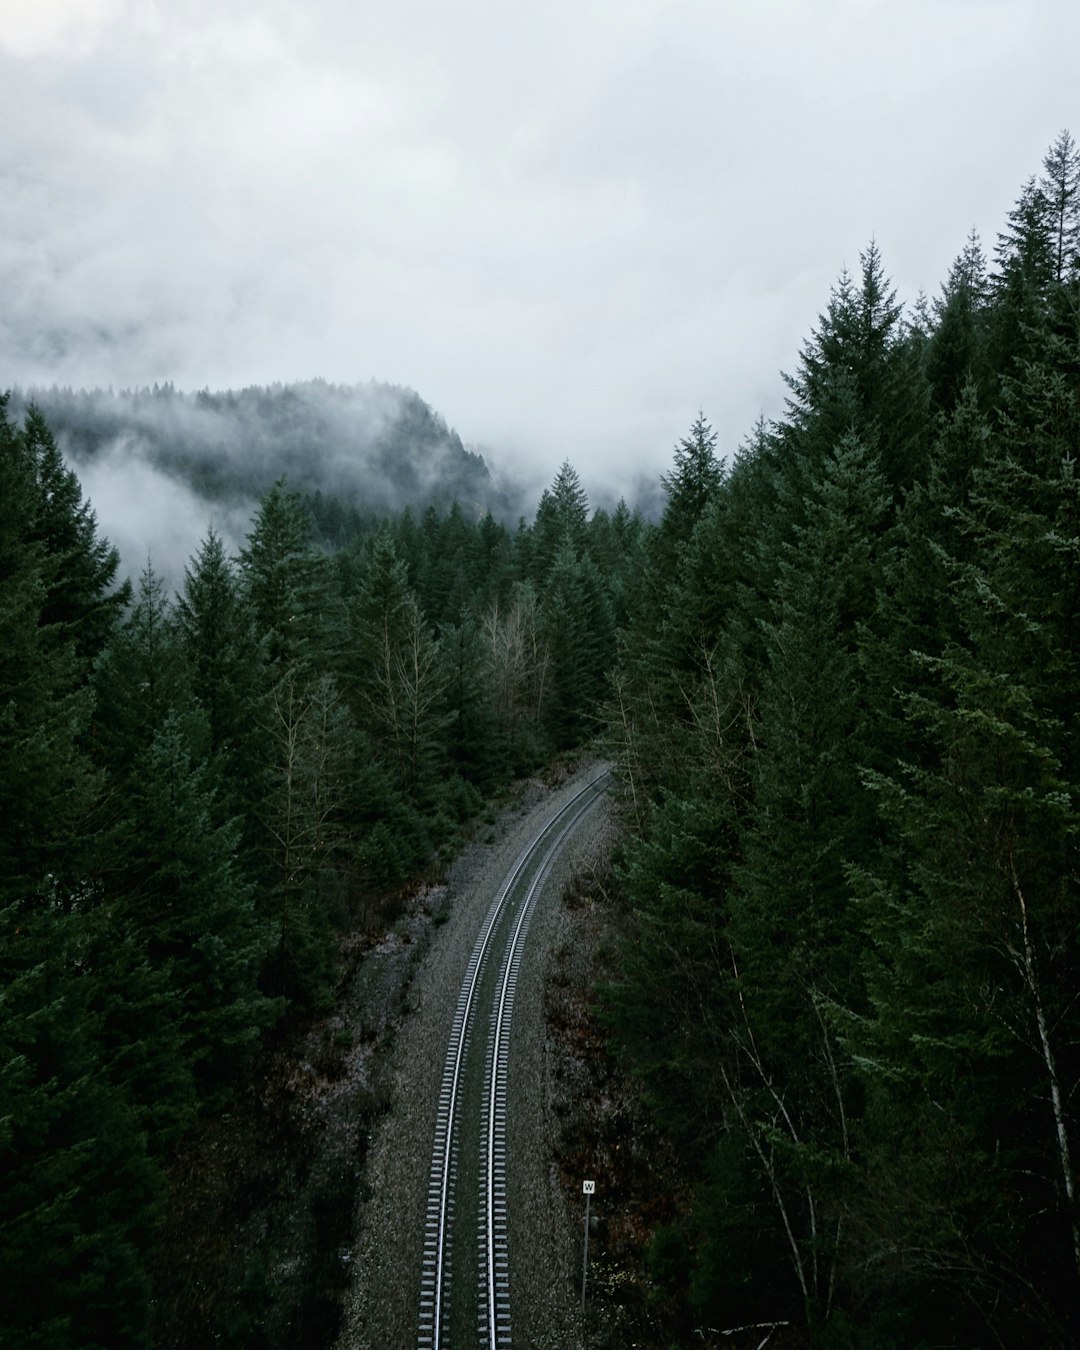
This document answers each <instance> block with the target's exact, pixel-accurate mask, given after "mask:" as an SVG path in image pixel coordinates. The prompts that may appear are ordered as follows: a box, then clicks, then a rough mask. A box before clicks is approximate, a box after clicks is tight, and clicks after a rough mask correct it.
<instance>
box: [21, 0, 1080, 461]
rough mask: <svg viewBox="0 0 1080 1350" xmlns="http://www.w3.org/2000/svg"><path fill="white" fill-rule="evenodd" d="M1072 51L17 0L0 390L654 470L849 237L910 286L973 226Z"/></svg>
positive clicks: (801, 324)
mask: <svg viewBox="0 0 1080 1350" xmlns="http://www.w3.org/2000/svg"><path fill="white" fill-rule="evenodd" d="M9 9H11V6H10V5H9ZM1078 47H1080V11H1078V10H1077V9H1076V7H1075V6H1074V5H1072V4H1071V3H1068V4H1067V3H1063V2H1059V0H1034V2H1033V3H1032V2H1031V0H948V2H947V3H942V0H912V3H908V4H905V5H903V6H900V5H896V4H885V3H884V2H883V0H765V2H764V3H761V2H760V0H759V2H758V3H750V2H749V0H741V2H738V0H737V2H726V3H724V4H716V3H715V0H663V3H662V2H661V0H586V2H585V3H581V0H578V2H577V3H574V4H571V3H570V2H569V0H552V2H550V3H546V4H544V5H540V4H538V3H525V4H522V5H518V6H516V7H508V6H505V5H499V4H496V3H494V0H459V2H458V3H455V4H453V5H447V4H445V3H438V2H437V0H397V3H393V4H391V3H390V0H371V2H370V3H365V4H363V5H356V4H355V3H352V0H312V2H311V3H308V4H305V5H295V4H293V3H289V4H286V3H285V0H261V2H260V3H258V4H256V3H255V0H214V3H211V0H84V2H83V3H80V2H79V0H67V2H66V3H62V2H61V0H48V3H46V2H45V0H33V3H31V0H15V3H14V7H13V9H12V12H11V14H10V16H9V15H7V14H6V15H5V26H4V30H3V31H2V32H0V117H2V118H3V123H4V126H5V129H6V133H7V134H6V138H5V141H4V144H3V147H2V148H0V174H2V175H3V177H2V181H0V293H2V294H3V295H4V297H5V304H4V307H3V309H2V311H0V383H10V382H21V383H28V382H32V381H44V380H49V379H54V378H55V379H58V380H61V381H64V382H73V383H87V382H89V383H104V384H110V383H111V384H114V385H119V384H126V383H144V382H152V381H154V380H165V379H172V380H174V381H176V382H177V383H178V384H181V385H199V386H201V385H204V384H210V385H218V386H220V385H225V384H229V383H251V382H261V381H268V380H272V379H276V378H293V377H306V376H311V375H325V376H326V377H327V378H330V379H335V380H359V379H366V378H368V377H369V376H370V377H375V378H382V379H388V380H392V381H395V382H400V383H405V384H409V385H412V386H413V387H415V388H416V389H418V390H419V392H420V393H421V394H422V395H423V397H425V398H426V399H428V400H429V401H430V402H431V403H433V404H434V405H435V406H436V407H438V408H439V409H440V410H441V411H443V412H444V413H445V414H446V416H447V418H448V419H449V420H450V421H451V422H452V423H454V424H455V425H456V426H457V427H458V429H459V430H460V431H461V433H462V434H463V435H464V436H465V438H466V439H467V440H475V441H480V442H484V443H486V444H488V445H490V446H491V447H492V448H493V451H494V454H495V456H496V458H498V457H500V456H506V457H510V456H513V457H515V458H516V459H519V460H535V462H536V470H535V472H536V474H537V476H538V477H539V479H540V480H541V481H546V480H547V479H549V478H550V477H551V474H552V473H553V472H554V468H555V467H557V465H558V463H559V461H560V460H561V459H562V458H563V457H564V456H566V455H569V456H570V457H571V458H572V459H574V461H575V463H577V464H578V467H579V469H580V470H581V472H582V474H583V477H584V478H585V479H586V480H588V479H589V477H590V476H591V475H600V474H603V475H618V474H619V473H621V472H623V471H625V469H626V466H627V465H629V464H634V465H637V464H639V463H640V464H643V465H645V466H646V467H647V469H648V470H649V471H650V472H658V471H659V470H660V469H661V468H663V467H664V466H665V465H666V463H667V461H668V458H669V455H670V449H671V446H672V444H673V443H674V441H675V440H677V439H678V437H679V436H680V435H682V434H683V432H684V431H685V429H686V427H687V425H688V424H689V422H690V420H691V419H692V418H693V416H694V415H695V414H696V412H697V410H698V408H699V407H703V408H704V409H705V411H706V413H707V414H708V415H709V416H711V417H712V419H713V421H714V422H715V423H716V424H717V426H718V427H720V428H721V429H722V441H723V444H724V447H725V448H726V449H731V448H734V446H735V445H736V444H737V443H738V442H739V440H740V439H741V438H742V436H743V435H744V434H745V432H746V431H747V430H748V429H749V427H750V425H751V424H752V422H753V421H754V419H755V417H756V416H757V414H758V412H759V411H761V410H764V411H765V412H766V413H768V414H774V413H777V412H779V410H780V408H781V407H782V398H783V392H784V391H783V385H782V382H781V381H780V379H779V375H778V368H779V367H781V366H783V367H790V366H791V365H792V364H793V363H794V361H795V359H796V356H797V351H798V346H799V343H800V341H801V339H802V338H803V337H804V336H805V335H806V333H807V331H808V330H809V327H810V325H811V324H812V323H813V322H814V319H815V317H816V315H817V314H818V313H819V312H820V310H821V309H822V308H823V306H824V304H825V302H826V299H827V294H828V289H829V286H830V284H831V283H832V281H833V280H834V279H835V277H836V275H837V274H838V272H839V270H840V267H841V266H842V265H844V264H847V265H848V266H852V267H854V266H857V262H858V253H859V250H860V249H861V248H863V247H865V245H866V243H867V242H868V240H869V239H870V237H871V235H874V236H876V238H877V240H878V242H879V244H880V245H881V247H882V250H883V254H884V259H885V263H886V266H887V268H888V270H889V271H890V272H891V273H892V275H893V278H894V281H895V282H896V283H897V285H898V286H899V288H900V290H901V294H902V296H904V297H906V298H908V299H912V298H914V295H915V293H916V291H917V290H918V289H919V288H926V289H927V290H929V291H934V290H936V288H937V286H938V285H939V284H940V282H941V281H942V279H943V278H944V275H945V272H946V270H947V268H948V264H949V261H950V260H951V258H952V257H953V256H954V255H955V253H956V252H957V251H958V250H959V248H960V247H961V246H962V243H963V240H964V237H965V236H966V234H967V232H968V230H969V229H970V227H971V226H972V224H975V225H976V226H977V227H978V228H979V229H980V230H981V231H982V233H983V236H984V238H985V239H986V240H987V241H989V242H992V240H993V237H994V234H995V232H996V230H997V229H998V228H999V227H1000V225H1001V223H1002V220H1003V217H1004V213H1005V211H1006V210H1007V209H1008V206H1009V204H1010V202H1011V201H1012V199H1013V198H1014V196H1015V194H1016V192H1017V191H1018V189H1019V187H1020V185H1021V183H1022V181H1023V180H1024V178H1026V177H1027V175H1028V174H1030V173H1031V172H1033V171H1035V170H1037V169H1038V167H1039V163H1040V161H1041V157H1042V154H1043V152H1044V150H1045V149H1046V147H1047V145H1048V144H1049V143H1050V141H1051V140H1052V139H1053V138H1054V136H1055V135H1056V133H1057V132H1058V131H1059V130H1060V128H1061V127H1062V126H1064V125H1067V124H1068V123H1069V119H1070V117H1071V116H1072V115H1073V113H1074V108H1075V100H1074V97H1073V91H1074V89H1075V78H1074V71H1073V67H1074V65H1075V58H1074V53H1075V51H1076V50H1077V49H1078Z"/></svg>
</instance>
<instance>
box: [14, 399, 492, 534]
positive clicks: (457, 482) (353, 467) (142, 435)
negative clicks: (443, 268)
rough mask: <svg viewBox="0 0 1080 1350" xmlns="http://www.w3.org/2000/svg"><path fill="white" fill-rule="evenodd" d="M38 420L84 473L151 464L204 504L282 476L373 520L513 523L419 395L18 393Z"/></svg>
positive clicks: (254, 495)
mask: <svg viewBox="0 0 1080 1350" xmlns="http://www.w3.org/2000/svg"><path fill="white" fill-rule="evenodd" d="M30 404H33V406H35V407H36V408H37V409H38V411H39V412H41V413H42V414H43V415H44V417H45V420H46V421H47V422H48V424H49V429H50V430H51V432H52V433H53V435H54V436H55V438H56V439H57V441H58V442H59V444H60V446H61V448H62V449H63V451H64V453H65V455H66V456H67V458H68V460H69V462H70V464H71V465H72V466H73V467H74V468H75V469H76V470H78V469H79V468H80V467H81V466H83V465H89V464H93V463H95V462H96V461H98V460H101V459H104V458H108V459H109V460H110V463H111V464H112V465H113V466H114V468H115V469H116V471H117V472H121V471H122V469H123V466H124V465H125V464H128V463H138V462H139V461H141V460H145V461H146V462H148V463H149V464H151V465H153V466H154V467H155V468H157V469H159V470H160V471H161V472H162V473H165V474H167V475H169V476H171V477H173V478H176V479H178V480H180V481H182V482H184V483H186V484H187V485H188V486H190V487H191V489H192V490H193V491H194V492H195V493H196V494H197V495H198V496H199V497H202V498H204V499H205V500H206V501H207V502H208V503H210V502H212V503H215V504H218V503H221V502H227V503H237V502H239V503H245V504H246V503H250V502H258V501H259V500H261V499H262V497H263V496H265V494H266V493H267V492H268V491H269V490H270V488H271V487H272V485H273V484H274V483H275V482H276V481H277V480H278V479H279V478H282V477H288V479H289V482H290V483H291V484H292V486H293V487H294V488H295V489H297V490H298V491H301V492H304V493H311V494H314V493H316V492H318V493H320V494H321V495H325V496H329V497H330V498H331V499H333V500H334V501H336V502H339V503H340V504H341V506H342V508H345V509H348V510H351V511H358V512H363V513H366V515H367V516H368V517H370V518H376V517H382V516H385V515H386V514H387V513H394V512H398V511H401V510H402V509H403V508H404V507H405V506H406V505H412V506H413V507H415V508H420V509H423V507H424V506H425V505H426V504H429V503H433V504H435V505H436V506H438V507H439V509H440V510H442V511H446V510H448V509H449V507H450V505H451V503H452V502H453V501H455V500H456V501H459V502H460V503H462V505H463V507H466V508H467V509H468V510H470V511H478V512H480V513H481V514H482V513H483V512H484V511H485V510H490V511H492V512H493V513H494V515H495V516H496V517H497V518H498V519H500V520H505V519H508V518H512V515H513V511H512V504H511V503H510V502H509V500H508V499H507V497H506V495H505V494H504V493H503V492H501V491H500V490H499V489H498V488H496V486H495V484H494V483H493V482H492V479H491V475H490V474H489V472H488V468H487V465H486V464H485V463H484V460H483V457H482V456H481V455H479V454H477V453H476V452H475V451H472V450H468V449H466V447H465V446H464V445H463V444H462V442H461V438H460V437H459V436H458V434H457V432H456V431H454V430H453V429H452V428H451V427H448V426H447V424H446V422H445V420H444V419H443V418H442V417H441V416H440V415H439V414H438V413H437V412H435V411H433V409H432V408H430V407H429V406H428V404H426V403H425V402H424V400H423V399H422V398H420V396H419V395H418V394H416V393H415V392H414V391H413V390H411V389H402V388H399V387H398V386H396V385H389V384H381V383H378V382H376V381H370V382H368V383H367V384H359V385H339V384H330V383H328V382H327V381H326V380H306V381H303V382H298V383H293V384H273V385H269V386H258V385H255V386H251V387H249V388H246V389H227V390H222V391H217V392H215V391H211V390H209V389H203V390H199V391H197V392H194V393H188V392H185V391H183V390H179V389H176V388H175V387H174V386H173V385H172V384H169V383H166V384H155V385H153V386H152V387H150V388H141V389H123V390H119V391H114V390H112V389H107V390H106V389H69V388H58V387H55V386H52V387H49V388H40V389H31V390H29V391H21V390H15V391H13V393H12V398H11V403H10V413H11V415H12V416H13V417H14V418H15V419H16V420H20V419H21V417H22V415H23V414H24V413H25V410H26V409H27V407H28V406H30Z"/></svg>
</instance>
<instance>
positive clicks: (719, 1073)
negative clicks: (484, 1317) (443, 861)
mask: <svg viewBox="0 0 1080 1350" xmlns="http://www.w3.org/2000/svg"><path fill="white" fill-rule="evenodd" d="M788 386H789V390H790V393H789V398H788V403H787V411H786V414H785V416H784V417H783V418H782V419H781V420H780V421H778V422H777V423H775V424H773V425H760V426H759V427H757V428H756V430H755V431H754V432H753V434H752V435H751V437H750V438H749V440H748V441H747V442H746V444H745V445H744V446H743V448H742V449H741V451H740V452H739V453H738V454H737V455H736V456H735V457H734V459H733V461H732V462H731V463H729V464H726V465H721V464H720V463H719V462H718V460H717V457H716V454H715V436H714V435H713V434H712V433H711V431H710V429H709V427H708V425H707V424H706V423H705V421H704V420H703V419H700V420H699V421H698V422H697V423H695V425H694V427H693V428H692V429H691V432H690V434H689V436H688V437H687V438H686V440H685V441H683V442H682V444H681V445H680V447H679V449H678V451H677V453H676V459H675V464H674V467H673V469H672V471H671V473H670V474H669V475H668V477H667V478H666V480H665V488H666V491H667V509H666V511H665V514H664V516H663V518H662V520H661V521H660V523H659V525H658V527H657V528H656V529H655V530H650V531H649V532H648V534H647V536H646V539H645V557H646V568H645V573H644V579H643V581H642V582H641V584H640V586H638V587H637V588H636V592H635V596H634V604H633V605H632V606H631V616H630V623H629V626H628V629H627V630H626V633H625V636H624V638H623V639H622V641H621V643H620V660H619V664H618V668H617V672H616V675H615V679H614V683H613V690H612V697H611V701H610V707H609V739H610V744H611V747H612V753H613V755H614V757H615V759H616V760H617V764H618V773H619V780H620V783H621V791H622V799H623V806H624V812H625V816H626V819H627V821H628V824H629V825H630V828H631V836H630V838H629V840H628V842H627V843H626V845H625V848H624V850H623V852H622V857H621V864H620V870H619V873H618V875H619V878H620V881H621V886H622V889H623V892H624V894H625V895H626V897H627V898H628V900H629V903H630V905H631V906H632V907H633V912H634V916H635V923H636V940H635V941H634V942H633V943H632V944H630V945H628V946H627V947H626V949H625V951H624V954H623V960H622V977H621V979H620V980H619V981H617V982H616V983H615V984H613V985H612V986H611V987H610V988H608V990H607V1000H606V1006H607V1009H608V1016H609V1018H610V1024H611V1027H612V1032H613V1036H614V1038H615V1042H616V1044H617V1045H618V1046H619V1047H620V1048H621V1051H622V1053H623V1054H624V1055H625V1057H626V1059H627V1061H628V1063H629V1064H630V1065H631V1066H632V1067H633V1068H634V1070H635V1071H636V1072H637V1073H638V1074H639V1075H640V1077H641V1080H642V1083H643V1087H644V1091H645V1093H646V1096H647V1100H648V1101H649V1103H650V1104H651V1106H652V1108H653V1110H654V1112H655V1115H656V1118H657V1120H658V1121H659V1122H660V1124H661V1125H662V1126H663V1128H664V1129H665V1130H667V1131H668V1132H670V1134H671V1136H672V1137H673V1139H675V1140H676V1141H677V1142H678V1145H679V1150H680V1156H681V1157H682V1159H683V1160H684V1163H685V1166H686V1169H687V1174H688V1178H689V1181H690V1186H691V1190H692V1201H691V1202H688V1203H687V1204H686V1205H685V1206H684V1207H683V1213H682V1215H681V1218H680V1219H679V1221H678V1222H676V1223H674V1224H672V1225H668V1226H666V1227H664V1228H663V1229H661V1230H660V1231H658V1232H657V1233H656V1234H655V1237H654V1240H653V1245H652V1248H651V1258H650V1259H651V1263H652V1271H653V1276H654V1279H655V1283H656V1286H657V1290H658V1296H659V1297H660V1298H661V1300H662V1301H665V1302H666V1306H667V1308H668V1311H669V1313H670V1315H671V1316H673V1317H675V1318H676V1319H677V1320H678V1321H679V1322H680V1324H681V1326H682V1328H683V1333H684V1334H685V1335H686V1336H689V1334H690V1329H691V1328H692V1327H693V1326H701V1325H708V1326H712V1327H731V1326H735V1325H738V1324H744V1323H755V1322H764V1321H779V1320H787V1321H790V1322H792V1323H794V1324H795V1325H797V1326H799V1325H801V1326H802V1327H804V1328H806V1332H807V1335H808V1338H809V1340H810V1342H811V1343H813V1344H815V1345H820V1346H829V1347H834V1346H835V1347H840V1346H843V1347H896V1350H900V1347H904V1348H905V1350H910V1348H911V1347H919V1346H927V1347H929V1346H931V1345H979V1346H1010V1347H1016V1346H1032V1347H1034V1346H1060V1347H1064V1346H1068V1345H1075V1344H1076V1343H1077V1340H1078V1339H1080V1321H1078V1310H1080V1205H1078V1197H1077V1186H1078V1184H1080V1174H1078V1166H1080V1120H1078V1115H1077V1113H1078V1109H1080V814H1078V807H1080V722H1078V718H1077V710H1078V708H1080V477H1078V474H1077V460H1078V455H1080V155H1078V153H1077V149H1076V146H1075V144H1074V142H1073V140H1072V138H1071V136H1069V135H1068V134H1067V133H1063V134H1062V135H1061V137H1060V138H1059V139H1058V140H1057V141H1056V143H1055V144H1054V145H1053V147H1052V148H1051V149H1050V151H1049V152H1048V154H1047V156H1046V158H1045V161H1044V164H1043V167H1042V171H1041V173H1040V174H1039V175H1036V176H1034V177H1033V178H1032V179H1031V180H1030V181H1029V182H1028V183H1026V184H1025V185H1024V188H1023V190H1022V192H1021V194H1020V196H1019V199H1018V200H1017V202H1016V205H1015V207H1014V208H1013V210H1012V211H1011V212H1010V214H1009V217H1008V220H1007V222H1006V225H1005V228H1004V229H1003V231H1002V232H1001V234H1000V235H999V236H998V239H997V243H996V246H995V248H994V250H993V256H992V258H990V259H988V258H987V257H986V255H985V254H984V252H983V249H982V247H981V245H980V242H979V240H978V237H977V236H976V235H974V234H972V236H971V237H970V238H969V240H968V241H967V243H966V245H965V246H964V248H963V251H962V252H961V254H960V256H959V257H958V258H957V260H956V262H955V263H954V265H953V267H952V269H951V271H950V273H949V276H948V279H947V281H946V282H945V284H944V286H943V287H942V290H941V292H940V295H939V296H938V297H937V298H936V299H934V300H933V301H931V302H929V303H928V302H926V301H925V300H920V301H919V303H918V304H917V305H916V306H915V307H914V309H913V310H912V311H910V312H908V313H905V312H904V311H903V310H902V308H901V306H900V305H899V304H898V303H897V301H896V298H895V294H894V292H893V290H892V289H891V287H890V285H889V282H888V280H887V278H886V275H885V270H884V265H883V262H882V258H881V255H880V252H879V250H878V248H877V246H876V244H873V243H871V244H870V246H869V247H868V248H867V250H866V252H865V253H864V254H863V255H862V258H861V268H860V270H859V272H858V273H857V274H856V275H849V274H848V273H846V272H845V273H843V274H842V275H841V276H840V279H839V281H838V282H837V284H836V285H835V287H834V288H833V291H832V293H831V295H830V297H829V302H828V306H827V309H826V311H825V313H824V314H823V315H822V316H821V317H820V318H819V320H818V323H817V325H816V327H815V329H814V331H813V333H812V334H811V336H810V338H809V339H808V340H807V342H806V343H805V345H804V347H803V349H802V351H801V354H800V357H799V361H798V364H797V367H796V369H795V373H794V374H793V375H792V376H791V377H790V378H789V379H788Z"/></svg>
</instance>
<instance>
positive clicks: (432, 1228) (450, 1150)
mask: <svg viewBox="0 0 1080 1350" xmlns="http://www.w3.org/2000/svg"><path fill="white" fill-rule="evenodd" d="M605 776H606V774H603V773H602V774H598V775H597V776H596V777H595V778H593V779H591V780H590V782H588V783H587V784H586V785H585V787H583V788H582V789H581V790H580V792H577V793H575V795H574V796H573V797H572V798H571V799H570V801H568V802H566V803H565V804H564V805H563V806H562V807H561V808H560V809H559V810H558V811H556V812H555V814H554V815H553V816H552V817H551V819H550V820H548V821H546V822H545V824H544V825H543V827H542V828H541V829H540V830H539V831H538V832H537V833H536V834H535V835H534V836H533V838H532V839H531V840H530V841H529V843H528V844H527V845H526V847H525V848H524V849H523V850H522V852H521V854H520V855H519V857H518V860H517V862H516V863H515V865H514V867H513V869H512V870H511V872H510V875H509V876H508V878H507V880H506V882H505V883H504V885H503V887H502V889H501V890H500V891H499V893H498V895H497V896H496V898H495V900H494V901H493V902H492V905H491V908H490V909H489V911H488V914H487V917H486V919H485V920H484V924H483V926H482V928H481V931H480V935H479V937H478V938H477V940H476V944H475V946H474V947H473V951H472V954H471V955H470V957H469V963H468V966H467V967H466V971H465V978H464V980H463V982H462V986H461V989H460V991H459V993H458V1000H457V1007H456V1009H455V1012H454V1021H453V1024H452V1028H451V1033H450V1042H449V1045H448V1047H447V1056H446V1063H445V1065H444V1067H443V1080H442V1086H441V1088H440V1092H439V1109H438V1113H437V1116H436V1123H435V1143H434V1147H433V1151H432V1162H431V1180H430V1182H429V1185H428V1210H427V1219H426V1222H425V1237H424V1259H423V1274H422V1276H421V1292H420V1328H419V1333H418V1337H417V1345H418V1347H420V1350H438V1348H439V1347H440V1345H441V1344H442V1334H443V1326H442V1324H443V1318H444V1297H443V1295H444V1286H445V1283H446V1278H445V1277H446V1266H447V1259H448V1250H449V1234H448V1229H449V1215H450V1213H451V1212H452V1209H453V1179H454V1176H455V1175H456V1168H455V1166H454V1133H455V1125H456V1123H457V1109H458V1096H459V1088H460V1085H461V1074H462V1063H463V1061H464V1058H465V1053H466V1050H467V1048H468V1043H469V1033H470V1030H471V1023H472V1013H473V1004H474V1001H475V997H476V990H477V987H478V985H479V982H480V976H481V971H482V968H483V963H484V958H485V956H486V955H487V950H488V945H489V943H490V941H491V935H492V933H493V932H494V931H495V928H496V926H497V924H498V922H499V919H500V917H501V915H502V911H503V907H504V906H505V904H506V900H507V897H508V896H509V895H510V893H511V891H512V890H513V888H514V886H515V885H516V884H517V882H518V881H519V879H520V877H521V875H522V873H523V872H524V871H525V869H526V868H527V867H528V866H529V864H530V863H531V862H532V860H533V858H534V856H535V853H536V850H537V847H538V845H539V844H540V843H541V841H542V840H543V839H544V837H545V836H546V835H547V834H548V833H549V832H550V831H551V830H552V829H554V828H555V827H556V825H557V824H558V822H559V821H560V820H561V819H562V818H563V817H564V816H565V815H566V814H567V813H568V812H570V811H572V810H573V808H574V807H575V806H576V805H577V803H578V802H579V801H580V800H581V798H582V797H584V796H585V795H586V794H587V793H588V792H590V791H591V790H592V789H594V788H595V786H596V784H597V783H598V782H600V780H601V779H602V778H604V777H605ZM580 814H581V812H580V811H579V812H578V814H577V815H576V816H575V817H574V823H576V821H577V819H578V818H579V817H580ZM562 837H563V836H562V835H560V839H561V838H562ZM545 866H546V859H545ZM541 870H543V868H542V869H541Z"/></svg>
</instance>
